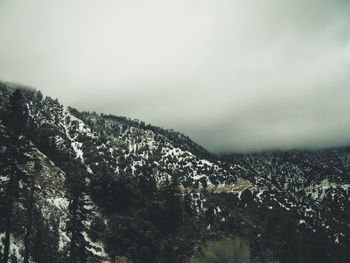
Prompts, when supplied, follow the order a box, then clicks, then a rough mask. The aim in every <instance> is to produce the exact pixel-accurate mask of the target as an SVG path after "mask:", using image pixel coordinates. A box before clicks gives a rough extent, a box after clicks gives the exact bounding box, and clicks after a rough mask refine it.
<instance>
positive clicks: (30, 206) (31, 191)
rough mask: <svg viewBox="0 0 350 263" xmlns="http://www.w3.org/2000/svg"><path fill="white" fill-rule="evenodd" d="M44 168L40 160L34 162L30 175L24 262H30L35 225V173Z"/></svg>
mask: <svg viewBox="0 0 350 263" xmlns="http://www.w3.org/2000/svg"><path fill="white" fill-rule="evenodd" d="M41 169H42V167H41V164H40V163H39V161H35V163H34V175H30V179H29V187H28V188H29V195H28V197H27V227H26V232H25V236H24V259H23V263H28V262H29V256H30V238H31V234H32V225H33V206H34V190H35V175H36V174H39V173H40V170H41Z"/></svg>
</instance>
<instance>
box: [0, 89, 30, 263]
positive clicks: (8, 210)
mask: <svg viewBox="0 0 350 263" xmlns="http://www.w3.org/2000/svg"><path fill="white" fill-rule="evenodd" d="M27 113H28V112H27V107H26V104H25V98H24V96H23V95H22V93H21V91H20V90H16V91H15V92H14V93H13V94H12V95H11V96H10V103H9V105H8V107H7V108H6V113H5V121H4V123H5V125H6V126H7V128H8V129H6V128H5V130H4V133H2V137H1V141H2V145H3V146H5V149H6V150H5V151H4V152H2V153H1V155H2V156H1V163H0V164H1V165H0V169H1V174H3V175H5V176H6V177H7V181H5V182H4V183H3V184H2V185H1V188H2V189H1V193H3V194H2V196H1V198H2V203H3V207H2V208H3V219H4V223H5V239H4V252H3V259H2V262H4V263H7V262H8V260H9V254H10V244H11V242H10V239H11V232H12V226H13V212H14V204H15V202H17V201H18V200H19V197H20V192H21V186H23V185H25V180H26V175H25V173H24V172H23V171H22V169H21V166H23V165H24V164H25V163H27V162H28V160H29V158H28V156H27V155H26V153H27V152H28V151H29V142H28V141H27V140H26V139H25V138H24V137H23V136H22V134H23V133H24V131H25V127H26V123H27V117H28V114H27Z"/></svg>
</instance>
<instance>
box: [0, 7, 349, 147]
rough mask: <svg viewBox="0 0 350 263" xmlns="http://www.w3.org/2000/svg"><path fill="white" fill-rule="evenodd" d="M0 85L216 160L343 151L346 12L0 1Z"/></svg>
mask: <svg viewBox="0 0 350 263" xmlns="http://www.w3.org/2000/svg"><path fill="white" fill-rule="evenodd" d="M0 79H2V80H6V81H15V82H20V83H24V84H29V85H32V86H35V87H37V88H39V89H40V90H42V92H43V93H45V94H47V95H50V96H52V97H57V98H58V99H59V100H60V101H61V102H62V103H64V104H65V105H71V106H74V107H77V108H79V109H82V110H90V111H98V112H105V113H113V114H116V115H122V116H128V117H131V118H138V119H141V120H144V121H146V122H149V123H152V124H155V125H159V126H163V127H166V128H173V129H175V130H179V131H181V132H183V133H185V134H186V135H188V136H190V137H191V138H193V140H194V141H196V142H198V143H200V144H201V145H203V146H204V147H206V148H207V149H209V150H212V151H215V152H230V151H255V150H266V149H275V148H277V149H289V148H314V147H316V148H317V147H328V146H336V145H342V144H348V143H350V1H348V0H343V1H341V0H328V1H326V0H244V1H243V0H240V1H238V0H215V1H213V0H168V1H167V0H154V1H153V0H148V1H145V0H102V1H101V0H95V1H93V0H64V1H63V0H60V1H48V0H22V1H20V0H0Z"/></svg>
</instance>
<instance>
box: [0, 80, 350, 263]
mask: <svg viewBox="0 0 350 263" xmlns="http://www.w3.org/2000/svg"><path fill="white" fill-rule="evenodd" d="M0 147H1V148H0V156H1V157H0V187H1V188H0V237H1V239H2V243H1V244H0V251H1V258H2V262H38V263H41V262H54V263H55V262H106V261H107V262H119V261H120V260H121V257H126V258H128V259H131V260H132V262H134V263H136V262H185V261H186V260H187V259H188V258H189V257H190V256H191V255H192V254H193V251H194V250H195V249H196V248H197V247H198V246H199V245H200V244H201V243H203V242H205V241H206V240H219V239H222V238H225V237H230V236H238V237H240V238H242V239H244V240H247V242H248V243H249V245H250V247H251V253H252V262H317V263H319V262H348V260H349V259H350V252H349V248H350V198H349V186H350V176H349V173H350V148H349V147H343V148H337V149H325V150H318V151H287V152H278V151H276V152H263V153H255V154H232V155H225V156H217V155H215V154H212V153H210V152H208V151H206V150H205V149H204V148H203V147H201V146H199V145H197V144H196V143H194V142H193V141H192V140H191V139H190V138H188V137H187V136H185V135H183V134H181V133H179V132H176V131H173V130H167V129H163V128H159V127H155V126H152V125H149V124H145V123H144V122H142V121H138V120H131V119H128V118H125V117H118V116H113V115H105V114H97V113H92V112H80V111H78V110H77V109H74V108H64V107H63V106H62V105H61V104H60V103H59V101H58V100H57V99H52V98H50V97H48V96H43V95H42V93H41V92H40V91H36V90H33V89H29V88H26V87H23V86H20V85H15V84H9V83H4V82H1V83H0ZM118 258H119V260H118ZM116 260H117V261H116Z"/></svg>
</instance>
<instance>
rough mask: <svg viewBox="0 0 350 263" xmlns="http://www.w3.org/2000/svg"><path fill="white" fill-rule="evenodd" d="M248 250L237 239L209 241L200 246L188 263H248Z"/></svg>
mask: <svg viewBox="0 0 350 263" xmlns="http://www.w3.org/2000/svg"><path fill="white" fill-rule="evenodd" d="M249 262H251V261H250V248H249V246H248V244H247V243H246V242H245V241H243V240H242V239H240V238H238V237H234V238H226V239H222V240H219V241H209V242H207V243H204V244H203V245H201V246H200V247H199V248H198V249H197V251H196V252H195V254H194V255H193V256H192V257H191V258H190V259H189V261H188V263H249Z"/></svg>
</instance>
